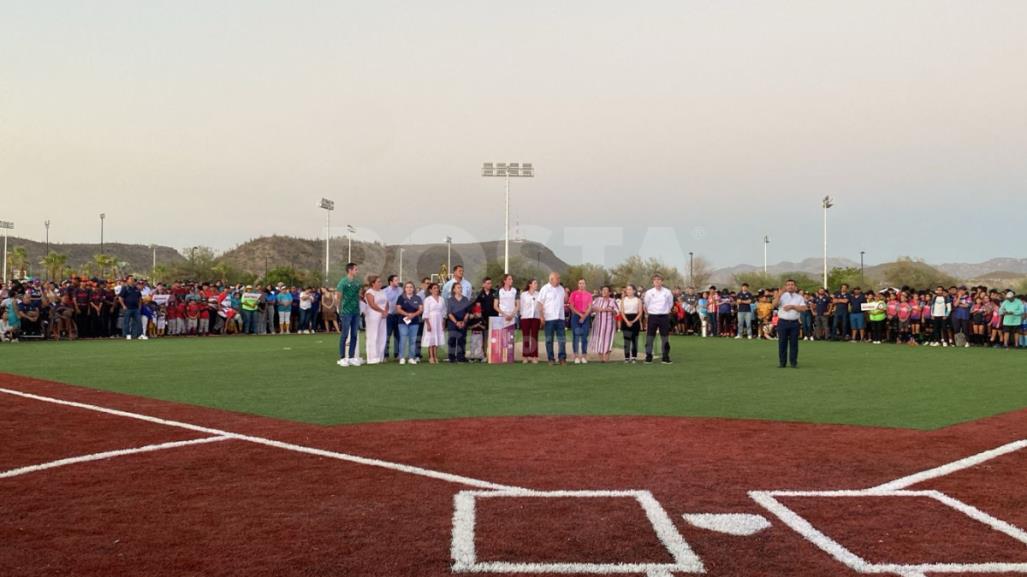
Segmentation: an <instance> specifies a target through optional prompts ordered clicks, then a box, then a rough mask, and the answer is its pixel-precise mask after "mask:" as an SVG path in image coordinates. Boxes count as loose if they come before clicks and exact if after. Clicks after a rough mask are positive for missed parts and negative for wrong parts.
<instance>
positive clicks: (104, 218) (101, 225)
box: [100, 212, 107, 254]
mask: <svg viewBox="0 0 1027 577" xmlns="http://www.w3.org/2000/svg"><path fill="white" fill-rule="evenodd" d="M106 218H107V213H105V212H101V213H100V254H107V253H105V252H104V251H103V221H104V220H106Z"/></svg>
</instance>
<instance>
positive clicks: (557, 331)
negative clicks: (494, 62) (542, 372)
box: [545, 319, 567, 362]
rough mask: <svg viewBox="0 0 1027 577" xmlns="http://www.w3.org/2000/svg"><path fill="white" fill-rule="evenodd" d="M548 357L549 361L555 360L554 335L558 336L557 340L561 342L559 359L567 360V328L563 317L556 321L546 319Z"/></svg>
mask: <svg viewBox="0 0 1027 577" xmlns="http://www.w3.org/2000/svg"><path fill="white" fill-rule="evenodd" d="M545 330H546V358H547V359H549V362H553V360H555V359H554V358H553V336H554V335H555V336H556V340H557V342H558V343H560V356H559V357H558V358H559V360H561V361H565V360H567V333H566V332H565V331H566V330H567V329H566V327H565V325H564V322H563V319H558V320H555V321H546V329H545Z"/></svg>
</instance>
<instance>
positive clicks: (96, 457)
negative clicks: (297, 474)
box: [0, 435, 231, 479]
mask: <svg viewBox="0 0 1027 577" xmlns="http://www.w3.org/2000/svg"><path fill="white" fill-rule="evenodd" d="M230 439H231V437H225V436H220V435H219V436H216V437H203V438H202V439H190V440H188V441H172V442H170V443H160V444H158V445H146V446H143V447H138V448H135V449H119V450H117V451H104V452H102V453H92V454H89V455H82V456H79V457H68V458H67V459H58V460H56V461H50V462H49V463H43V464H40V465H29V466H27V467H19V468H17V469H11V470H10V471H4V472H2V473H0V479H7V478H10V477H17V476H18V475H24V474H26V473H35V472H36V471H45V470H47V469H55V468H57V467H64V466H65V465H74V464H76V463H88V462H89V461H102V460H104V459H111V458H114V457H122V456H125V455H137V454H139V453H150V452H153V451H163V450H164V449H174V448H176V447H189V446H192V445H202V444H204V443H216V442H218V441H228V440H230Z"/></svg>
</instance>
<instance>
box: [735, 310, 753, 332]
mask: <svg viewBox="0 0 1027 577" xmlns="http://www.w3.org/2000/svg"><path fill="white" fill-rule="evenodd" d="M743 333H744V334H743ZM738 336H740V337H741V336H746V337H751V336H752V311H738Z"/></svg>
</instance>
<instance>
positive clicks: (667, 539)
mask: <svg viewBox="0 0 1027 577" xmlns="http://www.w3.org/2000/svg"><path fill="white" fill-rule="evenodd" d="M497 497H498V498H502V497H535V498H550V499H553V498H629V499H634V500H635V501H637V502H638V504H639V505H641V507H642V510H643V511H645V514H646V517H647V518H648V519H649V522H650V523H652V525H653V530H654V531H655V532H656V537H657V538H658V539H659V540H660V543H662V544H663V546H664V547H666V548H667V551H668V552H669V553H670V556H671V558H672V559H673V560H674V562H673V563H513V562H506V561H487V562H482V563H479V562H478V559H477V551H476V549H475V545H474V541H475V536H474V534H475V530H474V525H475V508H476V500H477V499H494V498H497ZM453 502H454V507H453V544H452V548H451V553H452V557H453V572H455V573H592V574H612V573H645V574H646V575H649V576H650V577H658V576H660V577H662V576H665V575H670V574H672V573H673V572H680V573H705V571H706V569H705V567H704V566H703V563H702V561H701V560H700V559H699V557H698V556H697V555H696V554H695V552H694V551H692V548H691V547H689V546H688V543H686V542H685V539H684V538H683V537H682V536H681V533H679V532H678V530H677V527H675V526H674V523H673V522H672V521H671V519H670V516H668V515H667V512H666V511H665V510H664V509H663V507H661V506H660V504H659V502H657V501H656V499H655V498H654V497H653V495H652V493H650V492H649V491H526V490H517V491H461V492H459V493H457V494H456V496H455V497H454V498H453Z"/></svg>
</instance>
